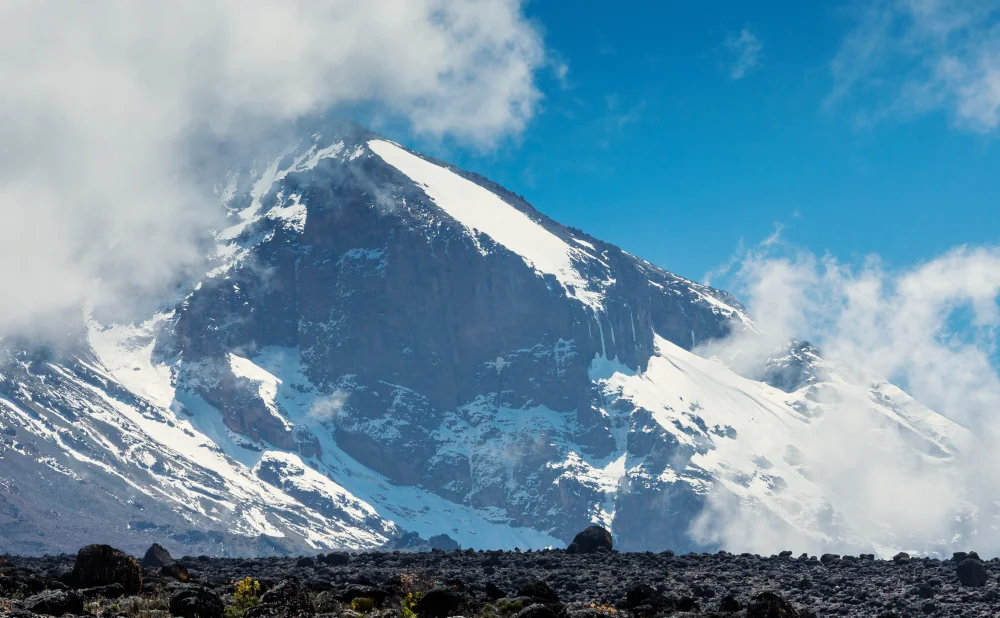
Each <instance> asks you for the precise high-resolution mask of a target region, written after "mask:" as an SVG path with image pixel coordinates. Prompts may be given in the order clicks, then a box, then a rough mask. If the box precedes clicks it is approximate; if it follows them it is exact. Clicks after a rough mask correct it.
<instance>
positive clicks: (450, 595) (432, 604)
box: [413, 587, 472, 618]
mask: <svg viewBox="0 0 1000 618" xmlns="http://www.w3.org/2000/svg"><path fill="white" fill-rule="evenodd" d="M471 604H472V603H471V599H470V598H469V596H468V595H467V594H465V593H464V592H462V591H460V590H456V589H454V588H443V587H438V588H434V589H433V590H430V591H428V592H427V593H426V594H425V595H424V596H423V597H421V598H420V600H419V601H417V604H416V606H415V607H414V608H413V610H414V611H415V612H416V613H417V615H419V616H420V617H421V618H447V617H448V616H456V615H458V613H459V612H461V611H462V610H463V609H466V608H468V607H470V605H471Z"/></svg>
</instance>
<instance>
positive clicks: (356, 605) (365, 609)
mask: <svg viewBox="0 0 1000 618" xmlns="http://www.w3.org/2000/svg"><path fill="white" fill-rule="evenodd" d="M351 609H353V610H354V611H356V612H358V613H359V614H367V613H370V612H371V611H372V610H373V609H375V599H373V598H371V597H358V598H356V599H354V600H353V601H351Z"/></svg>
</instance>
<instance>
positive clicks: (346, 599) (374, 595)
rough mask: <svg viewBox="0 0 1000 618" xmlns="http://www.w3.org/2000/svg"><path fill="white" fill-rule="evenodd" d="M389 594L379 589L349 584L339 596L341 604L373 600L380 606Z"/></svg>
mask: <svg viewBox="0 0 1000 618" xmlns="http://www.w3.org/2000/svg"><path fill="white" fill-rule="evenodd" d="M388 596H389V594H388V593H387V592H386V591H385V590H382V589H381V588H376V587H375V586H366V585H364V584H351V585H350V586H348V587H347V588H346V589H345V590H344V592H343V593H342V594H341V595H340V600H341V602H343V603H350V602H351V601H353V600H354V599H373V600H374V601H375V603H378V604H381V603H383V602H384V601H385V599H386V597H388Z"/></svg>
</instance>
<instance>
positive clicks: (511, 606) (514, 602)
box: [496, 599, 524, 616]
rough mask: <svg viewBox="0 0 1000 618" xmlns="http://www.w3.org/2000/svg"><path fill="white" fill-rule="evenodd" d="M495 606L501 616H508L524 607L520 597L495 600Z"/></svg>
mask: <svg viewBox="0 0 1000 618" xmlns="http://www.w3.org/2000/svg"><path fill="white" fill-rule="evenodd" d="M496 608H497V611H498V612H500V615H501V616H509V615H511V614H516V613H517V612H519V611H521V610H522V609H524V601H522V600H520V599H500V600H498V601H497V602H496Z"/></svg>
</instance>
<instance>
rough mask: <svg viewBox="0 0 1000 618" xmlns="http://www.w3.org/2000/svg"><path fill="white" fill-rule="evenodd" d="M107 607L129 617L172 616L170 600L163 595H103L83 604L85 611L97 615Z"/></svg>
mask: <svg viewBox="0 0 1000 618" xmlns="http://www.w3.org/2000/svg"><path fill="white" fill-rule="evenodd" d="M106 609H110V610H111V611H112V612H113V613H115V614H118V615H124V616H127V617H128V618H170V602H169V600H168V599H167V598H166V597H165V596H162V595H148V596H134V597H122V598H120V599H105V598H103V597H102V598H97V599H94V600H92V601H88V602H87V603H85V604H84V606H83V611H84V612H85V613H88V614H93V615H95V616H96V615H98V614H100V613H101V612H102V611H104V610H106Z"/></svg>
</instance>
